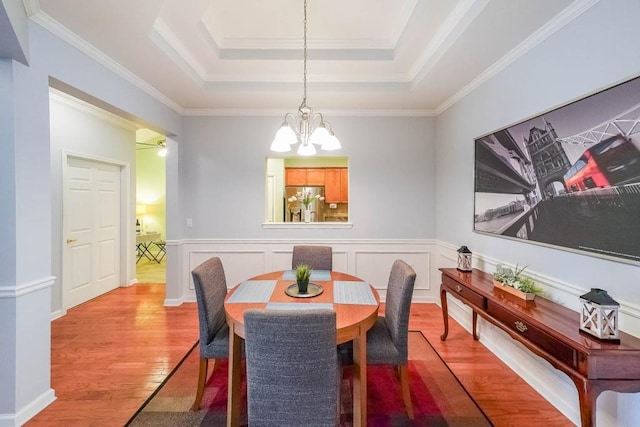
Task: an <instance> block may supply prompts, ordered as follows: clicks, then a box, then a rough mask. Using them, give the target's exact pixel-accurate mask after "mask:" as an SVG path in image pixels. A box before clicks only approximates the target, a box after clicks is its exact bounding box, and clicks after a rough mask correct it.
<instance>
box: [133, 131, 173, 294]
mask: <svg viewBox="0 0 640 427" xmlns="http://www.w3.org/2000/svg"><path fill="white" fill-rule="evenodd" d="M166 155H167V148H166V139H165V136H164V135H161V134H159V133H157V132H154V131H152V130H151V129H138V130H137V131H136V278H137V280H138V283H166V235H167V225H166V194H165V193H166V191H165V188H166V186H165V184H166V161H165V159H166Z"/></svg>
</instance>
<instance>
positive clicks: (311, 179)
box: [306, 168, 325, 185]
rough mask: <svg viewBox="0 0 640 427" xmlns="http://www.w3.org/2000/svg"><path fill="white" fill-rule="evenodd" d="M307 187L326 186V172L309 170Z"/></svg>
mask: <svg viewBox="0 0 640 427" xmlns="http://www.w3.org/2000/svg"><path fill="white" fill-rule="evenodd" d="M306 185H325V170H324V169H319V168H318V169H312V168H307V184H306Z"/></svg>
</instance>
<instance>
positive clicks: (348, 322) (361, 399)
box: [224, 270, 380, 426]
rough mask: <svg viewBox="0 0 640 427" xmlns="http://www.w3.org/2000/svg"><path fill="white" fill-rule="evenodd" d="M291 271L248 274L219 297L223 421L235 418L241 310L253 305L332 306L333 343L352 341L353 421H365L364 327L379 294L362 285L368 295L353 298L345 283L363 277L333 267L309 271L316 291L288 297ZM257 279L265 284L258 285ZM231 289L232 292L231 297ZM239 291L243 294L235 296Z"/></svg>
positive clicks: (237, 418)
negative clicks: (225, 374)
mask: <svg viewBox="0 0 640 427" xmlns="http://www.w3.org/2000/svg"><path fill="white" fill-rule="evenodd" d="M292 273H293V272H292V271H287V270H283V271H274V272H271V273H266V274H261V275H259V276H256V277H252V278H251V279H248V280H246V281H245V282H242V283H240V284H239V285H237V286H236V287H234V288H233V289H232V290H230V291H229V293H228V294H227V296H226V298H225V302H224V309H225V313H226V317H227V323H228V324H229V387H228V393H229V394H228V401H227V425H228V426H237V425H239V422H240V381H241V375H242V372H241V357H240V356H241V349H242V340H243V339H244V312H245V311H246V310H248V309H253V308H261V309H271V308H273V309H295V308H307V307H308V308H329V309H332V310H333V311H335V313H336V337H337V338H336V341H337V342H336V345H337V344H342V343H345V342H348V341H353V425H354V426H364V425H366V422H367V331H368V330H369V329H371V327H372V326H373V325H374V324H375V322H376V319H377V317H378V307H379V305H380V296H379V295H378V292H377V291H376V290H375V288H374V287H373V286H371V285H370V284H367V286H368V289H369V290H370V294H368V295H366V297H368V300H367V299H366V298H365V299H364V300H363V299H362V298H361V297H360V298H358V296H357V295H356V293H354V292H350V288H349V284H350V282H363V280H362V279H360V278H358V277H356V276H352V275H350V274H346V273H340V272H337V271H318V272H317V273H318V276H317V278H316V279H314V276H312V277H311V282H313V283H315V284H317V285H319V286H320V287H321V288H322V293H320V294H319V295H317V296H314V297H308V298H307V297H302V298H300V297H293V296H290V295H288V294H287V292H286V291H287V288H288V287H289V286H291V285H293V284H295V282H296V281H295V278H294V277H293V275H292ZM320 279H324V280H320ZM340 282H341V283H340ZM345 282H346V283H345ZM263 284H266V286H268V287H262V286H264V285H263ZM345 285H346V286H345ZM355 285H358V284H357V283H356V284H355ZM254 286H255V287H256V288H255V290H256V291H257V292H256V293H255V294H254V297H255V298H252V297H248V296H246V295H249V293H248V292H247V291H249V292H250V291H251V288H252V287H254ZM334 286H335V288H334ZM240 288H241V289H240ZM239 289H240V291H239ZM271 289H273V290H272V291H271ZM351 289H353V290H355V289H358V290H360V291H361V290H362V286H353V287H352V288H351ZM345 290H346V292H345ZM334 291H335V292H334ZM236 292H238V295H236V296H235V297H234V294H235V293H236ZM241 293H242V295H243V297H242V298H238V297H239V296H240V294H241ZM258 301H259V302H258ZM336 301H338V302H336ZM303 304H304V305H303Z"/></svg>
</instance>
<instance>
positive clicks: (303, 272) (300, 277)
mask: <svg viewBox="0 0 640 427" xmlns="http://www.w3.org/2000/svg"><path fill="white" fill-rule="evenodd" d="M311 271H312V268H311V267H309V266H308V265H307V264H298V266H297V267H296V283H297V284H298V292H300V293H305V292H307V286H308V285H309V278H310V277H311Z"/></svg>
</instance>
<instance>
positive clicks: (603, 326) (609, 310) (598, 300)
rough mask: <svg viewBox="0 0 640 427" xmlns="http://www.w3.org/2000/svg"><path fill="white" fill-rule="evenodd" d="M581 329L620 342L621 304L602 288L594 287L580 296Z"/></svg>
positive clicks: (601, 337)
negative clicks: (619, 316) (619, 313)
mask: <svg viewBox="0 0 640 427" xmlns="http://www.w3.org/2000/svg"><path fill="white" fill-rule="evenodd" d="M580 306H581V309H580V331H582V332H586V333H588V334H591V335H593V336H594V337H596V338H599V339H601V340H607V341H612V342H614V343H615V342H620V337H619V334H618V308H619V307H620V304H619V303H618V302H617V301H615V300H614V299H613V298H611V297H610V296H609V294H607V291H605V290H602V289H596V288H592V289H591V291H589V292H587V293H586V294H584V295H581V296H580Z"/></svg>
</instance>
